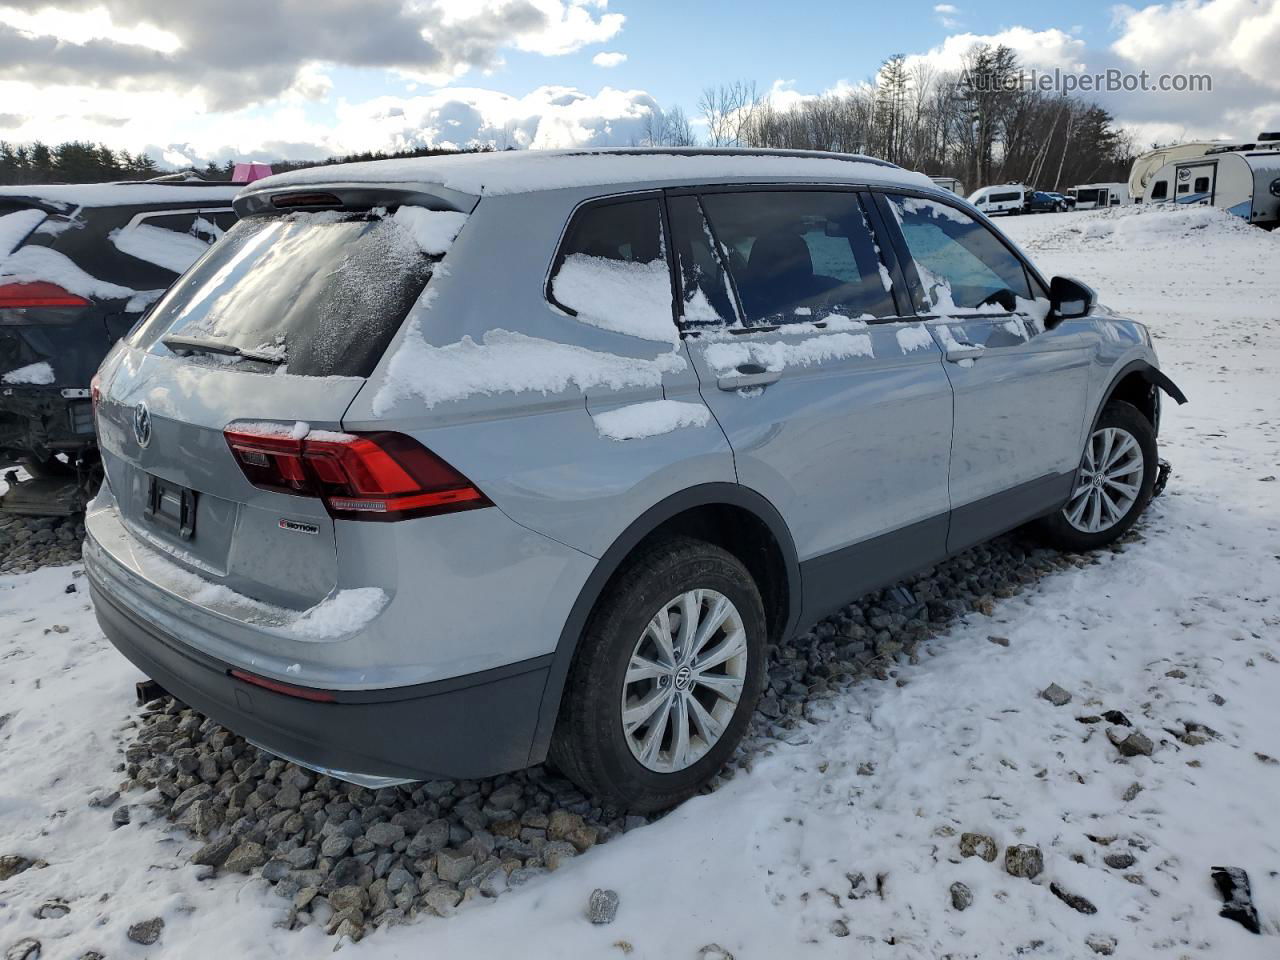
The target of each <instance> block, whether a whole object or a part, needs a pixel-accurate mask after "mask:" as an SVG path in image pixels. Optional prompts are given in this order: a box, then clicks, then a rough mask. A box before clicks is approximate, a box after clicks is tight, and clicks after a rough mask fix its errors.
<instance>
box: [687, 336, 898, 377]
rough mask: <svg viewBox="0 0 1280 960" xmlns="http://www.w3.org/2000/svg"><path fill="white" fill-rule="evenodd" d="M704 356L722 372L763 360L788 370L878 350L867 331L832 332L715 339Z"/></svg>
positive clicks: (764, 364)
mask: <svg viewBox="0 0 1280 960" xmlns="http://www.w3.org/2000/svg"><path fill="white" fill-rule="evenodd" d="M704 356H705V357H706V358H707V363H709V364H711V366H712V367H713V368H714V369H715V370H716V371H717V372H718V373H727V372H729V371H730V370H733V369H735V368H737V367H739V366H741V365H743V364H745V363H755V364H759V365H760V366H762V367H764V368H765V369H766V370H785V369H786V368H787V367H807V366H812V365H813V364H815V363H822V362H823V361H824V360H842V359H845V358H848V357H874V356H875V353H874V352H873V351H872V349H871V337H869V336H868V335H867V334H865V333H832V334H827V335H824V336H818V337H809V338H808V339H806V340H801V341H799V342H798V343H786V342H784V341H781V340H775V341H772V342H764V343H762V342H759V341H739V342H736V343H727V342H718V343H712V344H710V345H708V346H707V349H706V352H705V354H704Z"/></svg>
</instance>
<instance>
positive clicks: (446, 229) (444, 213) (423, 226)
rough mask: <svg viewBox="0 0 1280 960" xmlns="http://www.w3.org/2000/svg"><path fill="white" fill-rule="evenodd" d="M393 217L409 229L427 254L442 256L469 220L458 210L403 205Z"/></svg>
mask: <svg viewBox="0 0 1280 960" xmlns="http://www.w3.org/2000/svg"><path fill="white" fill-rule="evenodd" d="M391 219H392V220H394V221H395V222H396V224H397V225H398V226H401V227H403V228H404V229H405V230H408V231H409V233H410V234H411V235H412V236H413V239H414V240H415V241H416V242H417V244H418V246H419V247H421V248H422V252H423V253H425V254H426V255H427V256H429V257H442V256H444V255H445V254H446V253H448V252H449V248H450V247H451V246H453V241H454V239H455V238H456V237H457V236H458V233H459V232H460V231H461V230H462V227H463V224H465V223H466V222H467V215H466V214H465V213H459V212H457V211H456V210H428V209H427V208H426V207H413V206H403V207H400V209H398V210H397V211H396V212H395V213H394V214H393V215H392V217H391Z"/></svg>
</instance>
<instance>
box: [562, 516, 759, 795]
mask: <svg viewBox="0 0 1280 960" xmlns="http://www.w3.org/2000/svg"><path fill="white" fill-rule="evenodd" d="M695 591H696V593H695ZM686 597H688V598H690V600H689V603H690V605H689V606H687V607H684V606H681V604H680V601H681V600H682V599H683V598H686ZM722 600H723V601H725V602H726V603H727V604H728V605H729V606H730V607H731V608H732V612H729V611H728V609H727V608H726V607H724V606H723V605H721V603H720V601H722ZM695 603H696V606H695ZM693 609H696V610H697V616H698V623H699V624H704V623H706V622H707V621H708V620H709V619H711V618H712V615H713V614H718V613H719V612H725V613H726V614H727V615H726V617H725V619H724V621H723V625H722V626H720V627H717V628H716V629H715V630H714V631H713V632H712V633H711V634H710V635H709V636H708V637H707V638H706V640H705V646H703V647H702V649H701V651H699V650H697V649H694V650H692V651H690V650H688V649H686V650H680V649H679V644H680V641H681V639H685V640H686V642H687V641H688V640H689V639H690V638H688V637H686V636H685V634H684V632H683V631H682V630H680V629H679V623H680V621H681V620H682V619H683V614H682V610H693ZM664 612H665V614H666V618H665V620H664V619H663V616H662V615H663V613H664ZM690 619H691V618H690ZM663 623H665V624H667V625H668V626H669V627H671V630H670V631H669V633H668V635H673V639H674V642H673V644H672V647H673V650H674V653H675V654H676V656H675V657H674V659H672V658H669V657H665V656H664V655H663V654H662V653H661V650H662V647H661V646H660V644H659V637H660V634H661V624H663ZM766 633H767V630H766V625H765V616H764V604H763V603H762V601H761V599H760V592H759V590H758V589H757V588H756V585H755V582H754V581H753V580H752V578H751V575H750V574H749V573H748V572H747V569H746V567H745V566H743V564H742V563H741V561H739V560H738V559H737V558H736V557H734V556H733V555H732V554H730V553H728V552H727V551H725V550H722V549H721V548H720V547H717V546H715V545H713V544H710V543H706V542H704V541H701V540H694V539H692V538H689V537H670V538H666V539H663V540H661V541H658V542H655V543H654V544H652V545H651V546H648V547H646V548H644V549H643V551H642V552H641V553H639V554H638V555H637V556H635V557H634V558H633V559H632V560H630V561H629V562H628V563H627V565H626V566H625V567H624V568H623V570H622V571H621V572H620V573H619V574H617V575H616V576H615V577H614V579H613V581H612V582H611V584H610V586H609V587H608V591H607V593H606V594H605V595H604V596H603V597H602V598H601V600H600V602H599V604H598V605H597V607H596V609H595V611H593V613H592V615H591V618H590V620H589V621H588V624H587V628H586V630H585V631H584V633H583V636H582V639H581V642H580V643H579V645H578V651H577V653H576V655H575V658H574V662H573V665H572V666H571V667H570V670H569V676H568V678H567V680H566V682H565V689H564V694H563V697H562V699H561V704H560V715H559V718H558V720H557V723H556V729H555V733H554V734H553V735H552V740H551V749H550V759H551V761H552V763H554V764H555V765H556V766H557V767H559V769H560V771H561V772H562V773H564V774H565V776H567V777H568V778H569V779H570V780H573V781H574V782H575V783H576V784H577V785H578V786H579V787H581V788H582V789H583V790H584V791H585V792H586V793H588V794H589V795H591V796H593V797H596V798H598V799H599V800H600V801H601V802H603V803H606V804H612V805H614V806H616V807H618V808H620V809H623V810H633V811H636V812H644V813H647V812H652V811H655V810H662V809H665V808H667V807H671V806H674V805H675V804H677V803H680V802H681V801H683V800H686V799H688V798H689V797H691V796H693V795H694V794H695V793H696V792H697V791H698V790H699V788H701V787H702V786H703V785H704V784H705V783H706V782H707V781H708V780H710V779H711V777H713V776H714V775H715V774H716V772H717V771H719V770H720V768H721V767H722V766H723V765H724V763H725V761H726V760H727V759H728V758H729V756H730V754H731V753H732V752H733V750H734V748H735V747H736V746H737V745H738V743H739V741H741V739H742V735H743V733H744V731H745V730H746V727H747V724H748V723H749V722H750V719H751V714H752V712H753V711H754V710H755V706H756V701H757V700H758V699H759V696H760V691H761V689H762V688H763V686H764V673H765V669H764V668H765V644H766V642H767V640H766ZM691 645H692V644H689V646H691ZM739 649H740V651H741V652H740V653H739V654H737V655H735V656H734V657H732V658H730V659H729V660H728V661H726V662H724V663H720V664H712V665H710V666H709V667H707V668H706V672H705V673H703V672H694V671H690V672H689V673H688V674H685V672H684V671H685V670H688V669H689V667H690V666H696V665H697V664H698V663H699V662H703V663H706V662H708V661H709V660H714V659H715V657H707V656H706V653H707V651H711V652H713V653H717V654H720V655H723V654H724V653H725V652H726V651H729V650H734V651H737V650H739ZM636 656H639V657H641V658H643V660H644V661H645V662H646V666H645V667H643V668H641V669H638V670H635V671H633V672H629V668H630V667H631V666H632V665H633V662H634V661H633V657H636ZM664 659H665V660H667V662H666V663H662V662H660V661H663V660H664ZM655 668H659V669H655ZM739 680H740V681H741V682H740V687H739V689H738V692H737V700H736V703H734V702H731V701H730V696H731V693H732V688H733V687H734V686H735V684H737V683H738V681H739ZM704 683H706V684H712V683H714V684H716V686H717V687H718V688H720V689H721V690H727V691H729V693H725V694H722V695H716V694H715V693H713V692H712V691H711V689H710V687H709V686H704V685H703V684H704ZM624 687H625V690H624ZM664 691H665V692H664ZM691 699H693V700H696V701H697V703H698V706H700V707H701V709H702V714H703V715H705V717H706V718H707V719H706V720H704V719H703V717H702V716H699V715H697V714H696V710H697V708H696V707H694V706H691V704H690V700H691ZM624 702H625V703H626V704H629V705H630V707H631V720H632V723H633V728H632V729H631V731H630V732H628V730H627V729H625V728H624V709H625V708H624ZM652 702H658V703H660V704H661V703H664V702H665V703H667V704H670V710H671V712H670V713H669V712H668V709H667V707H665V706H661V705H660V706H659V707H658V709H657V710H656V711H654V712H653V713H652V717H653V719H652V720H649V721H646V722H640V723H638V724H637V723H636V720H637V718H638V717H639V716H640V715H641V714H643V713H644V709H643V706H644V705H646V704H649V703H652ZM681 723H683V726H684V729H685V730H686V731H688V734H687V737H686V738H685V739H684V740H678V739H677V736H676V732H677V730H678V729H679V728H680V725H681ZM659 724H662V725H663V726H662V729H660V730H658V729H657V728H658V726H659ZM703 731H707V732H710V731H715V732H716V733H717V734H718V736H717V737H714V738H711V739H710V741H708V737H706V736H703V735H702V732H703ZM646 743H648V744H650V745H655V747H654V749H653V750H652V751H650V752H648V753H646V751H645V749H644V747H645V744H646ZM682 746H683V747H684V748H685V749H686V751H687V752H683V753H682V752H681V747H682ZM642 754H644V756H642ZM646 757H647V759H646Z"/></svg>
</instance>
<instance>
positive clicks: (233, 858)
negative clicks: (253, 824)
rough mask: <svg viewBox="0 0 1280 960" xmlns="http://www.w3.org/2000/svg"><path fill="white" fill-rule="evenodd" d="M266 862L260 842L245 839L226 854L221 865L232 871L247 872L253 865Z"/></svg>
mask: <svg viewBox="0 0 1280 960" xmlns="http://www.w3.org/2000/svg"><path fill="white" fill-rule="evenodd" d="M266 862H267V851H266V850H264V849H263V847H262V844H260V843H254V842H253V841H252V840H247V841H245V842H244V843H242V844H240V845H239V846H238V847H236V848H235V849H234V850H232V851H231V853H229V854H228V855H227V859H226V860H225V861H224V862H223V864H222V865H223V867H224V868H225V869H227V870H229V871H230V872H232V873H249V872H250V871H251V870H253V868H254V867H260V866H262V865H263V864H264V863H266Z"/></svg>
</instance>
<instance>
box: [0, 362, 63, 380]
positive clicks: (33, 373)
mask: <svg viewBox="0 0 1280 960" xmlns="http://www.w3.org/2000/svg"><path fill="white" fill-rule="evenodd" d="M0 382H4V383H25V384H32V385H34V386H45V385H47V384H50V383H53V367H51V366H49V364H48V363H47V362H45V361H43V360H42V361H40V362H39V363H29V364H27V365H26V366H25V367H19V368H18V369H17V370H10V371H9V372H8V373H6V374H5V375H4V376H2V377H0Z"/></svg>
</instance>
